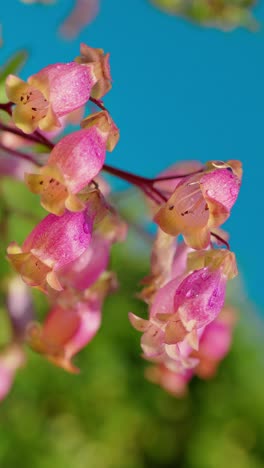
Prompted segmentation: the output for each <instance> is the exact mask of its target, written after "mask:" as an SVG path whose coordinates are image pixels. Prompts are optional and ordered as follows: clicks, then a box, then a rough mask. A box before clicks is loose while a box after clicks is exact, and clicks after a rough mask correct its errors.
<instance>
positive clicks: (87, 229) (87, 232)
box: [83, 223, 90, 234]
mask: <svg viewBox="0 0 264 468" xmlns="http://www.w3.org/2000/svg"><path fill="white" fill-rule="evenodd" d="M83 230H84V232H85V234H89V232H90V229H89V226H88V224H87V223H83Z"/></svg>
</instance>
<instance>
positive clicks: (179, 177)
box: [150, 167, 204, 183]
mask: <svg viewBox="0 0 264 468" xmlns="http://www.w3.org/2000/svg"><path fill="white" fill-rule="evenodd" d="M203 171H204V167H202V168H201V169H198V170H197V171H193V172H189V173H187V174H175V175H170V176H161V177H155V178H154V179H150V180H151V181H152V182H153V183H155V182H162V181H164V180H174V179H183V178H184V177H188V176H193V175H195V174H200V172H203Z"/></svg>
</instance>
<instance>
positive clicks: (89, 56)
mask: <svg viewBox="0 0 264 468" xmlns="http://www.w3.org/2000/svg"><path fill="white" fill-rule="evenodd" d="M80 52H81V55H80V57H77V58H76V59H75V60H76V62H77V63H81V64H84V65H86V64H88V65H89V64H97V76H98V77H99V79H98V81H97V83H96V84H95V86H94V87H93V89H92V93H91V96H92V97H93V98H95V99H101V98H102V97H103V96H104V95H105V94H106V93H108V91H110V89H111V88H112V84H111V81H112V78H111V73H110V66H109V56H110V54H104V51H103V49H94V48H93V47H89V46H87V45H86V44H81V47H80Z"/></svg>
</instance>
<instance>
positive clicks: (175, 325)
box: [129, 250, 237, 371]
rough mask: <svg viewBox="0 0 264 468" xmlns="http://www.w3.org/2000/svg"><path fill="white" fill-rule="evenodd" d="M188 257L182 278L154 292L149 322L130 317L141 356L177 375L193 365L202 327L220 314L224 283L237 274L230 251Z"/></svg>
mask: <svg viewBox="0 0 264 468" xmlns="http://www.w3.org/2000/svg"><path fill="white" fill-rule="evenodd" d="M188 257H189V259H188V262H187V265H188V268H187V271H186V272H185V274H184V275H183V276H182V274H180V276H179V277H177V276H176V277H174V279H172V280H170V281H169V282H167V283H166V284H165V285H164V286H162V287H161V288H160V289H158V291H157V292H156V294H155V296H154V299H153V301H152V303H151V307H150V312H149V320H143V319H141V318H139V317H137V316H135V315H134V314H130V317H129V318H130V321H131V323H132V325H133V326H134V327H135V328H136V329H137V330H139V331H141V332H143V336H142V339H141V347H142V349H143V352H144V356H145V357H146V358H147V359H151V360H155V361H157V362H163V363H166V365H167V367H170V368H172V367H173V366H174V367H175V366H176V368H175V369H174V370H177V371H179V370H180V369H181V367H182V368H183V369H184V368H189V367H193V366H194V365H196V363H197V361H195V360H194V359H192V356H191V351H192V349H198V348H199V339H200V336H201V334H202V332H203V330H204V327H206V326H207V325H208V324H209V323H211V322H212V321H213V320H215V318H216V317H217V316H218V314H219V313H220V311H221V309H222V307H223V305H224V300H225V290H226V282H227V279H231V278H233V277H234V276H235V275H236V274H237V269H236V263H235V258H234V254H232V253H231V252H229V251H226V250H218V251H216V250H211V251H203V252H192V253H189V255H188ZM188 271H189V272H188ZM181 273H182V272H181ZM174 363H175V364H174Z"/></svg>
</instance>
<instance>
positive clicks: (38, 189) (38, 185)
mask: <svg viewBox="0 0 264 468" xmlns="http://www.w3.org/2000/svg"><path fill="white" fill-rule="evenodd" d="M96 116H97V118H96V117H95V116H93V117H92V119H91V120H92V125H90V121H89V118H88V119H86V120H85V123H84V124H83V127H84V128H83V129H82V130H78V131H76V132H73V133H71V134H69V135H67V136H65V137H64V138H62V139H61V140H60V141H59V143H57V144H56V145H55V147H54V149H53V150H52V151H51V153H50V156H49V158H48V161H47V164H46V165H45V166H44V167H42V168H41V169H40V171H39V174H26V176H25V181H26V183H27V185H28V187H29V189H30V190H31V191H32V192H33V193H37V194H40V195H41V205H42V206H43V207H44V208H45V209H47V210H48V211H50V212H51V213H54V214H57V215H61V214H63V213H64V211H65V209H66V208H67V209H68V210H70V211H79V210H82V209H84V204H83V203H82V202H81V200H80V199H79V198H78V197H77V196H76V194H77V193H79V192H80V191H81V190H82V189H83V188H84V187H86V186H87V185H88V184H89V183H90V182H91V181H92V180H93V179H94V178H95V177H96V176H97V175H98V173H99V171H100V170H101V168H102V166H103V164H104V160H105V155H106V149H107V148H110V149H111V150H112V149H113V143H112V140H113V138H115V141H117V138H116V132H117V129H116V126H115V125H114V123H113V121H112V120H111V118H110V117H109V116H106V112H99V113H98V114H96ZM113 132H114V136H113ZM109 142H110V143H109ZM109 145H110V146H109Z"/></svg>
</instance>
